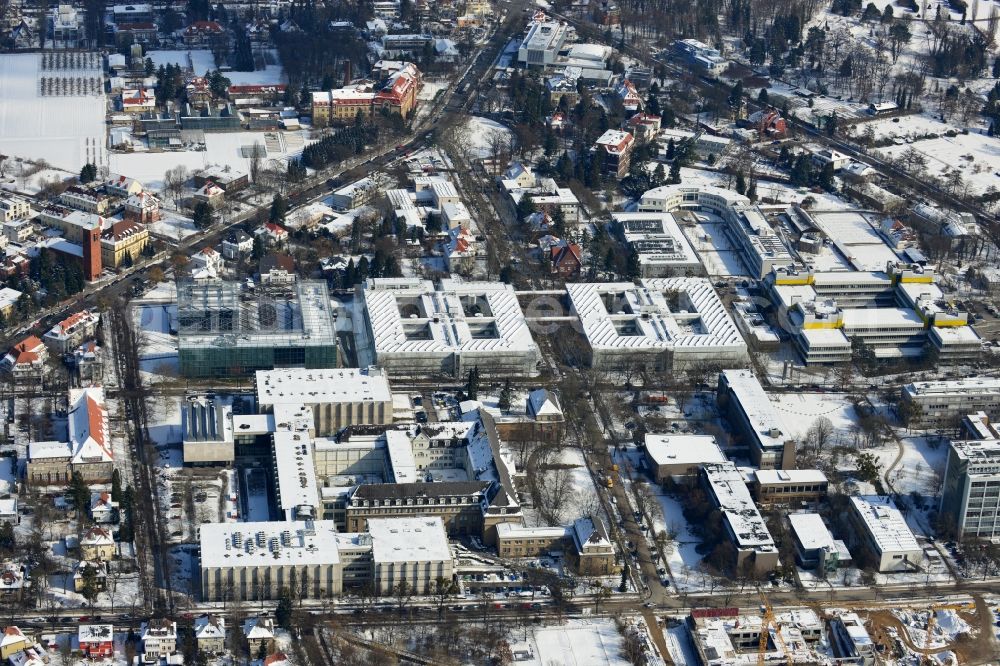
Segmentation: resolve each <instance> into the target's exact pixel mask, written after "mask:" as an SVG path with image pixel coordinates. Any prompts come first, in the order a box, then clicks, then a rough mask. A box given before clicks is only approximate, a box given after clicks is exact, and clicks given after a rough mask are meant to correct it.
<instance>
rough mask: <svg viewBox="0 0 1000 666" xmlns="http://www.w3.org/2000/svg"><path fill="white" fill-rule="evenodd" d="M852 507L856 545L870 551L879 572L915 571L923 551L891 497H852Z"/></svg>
mask: <svg viewBox="0 0 1000 666" xmlns="http://www.w3.org/2000/svg"><path fill="white" fill-rule="evenodd" d="M851 510H852V511H851V518H852V519H853V522H854V524H855V525H856V526H857V528H858V529H857V531H856V533H855V535H854V536H855V544H856V545H860V546H862V547H865V548H867V549H868V550H869V551H870V552H871V554H872V555H873V556H874V557H875V559H876V563H877V567H878V570H879V571H880V572H887V571H916V570H917V569H918V567H920V566H921V563H922V562H923V557H924V551H923V549H922V548H921V547H920V544H918V543H917V539H916V537H914V536H913V532H911V531H910V528H909V527H908V526H907V525H906V519H905V518H904V517H903V514H902V513H900V512H899V509H897V508H896V504H895V502H893V501H892V499H891V498H889V497H880V496H875V495H872V496H867V497H851ZM856 555H857V553H855V556H856Z"/></svg>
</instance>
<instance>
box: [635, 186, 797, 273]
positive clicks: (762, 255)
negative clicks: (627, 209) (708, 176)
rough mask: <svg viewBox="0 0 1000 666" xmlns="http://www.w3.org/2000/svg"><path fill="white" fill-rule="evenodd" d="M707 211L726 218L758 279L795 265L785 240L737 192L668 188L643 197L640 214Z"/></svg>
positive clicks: (745, 261) (741, 253)
mask: <svg viewBox="0 0 1000 666" xmlns="http://www.w3.org/2000/svg"><path fill="white" fill-rule="evenodd" d="M681 209H688V210H707V211H708V212H711V213H713V214H714V215H717V216H718V217H720V218H722V220H723V221H724V222H725V223H726V230H727V231H728V232H729V237H730V238H731V239H732V240H733V242H734V243H735V244H736V247H737V249H738V250H739V252H740V256H741V257H742V259H743V263H744V264H745V265H746V266H747V268H748V269H749V270H750V273H751V274H752V275H753V276H754V277H756V278H757V279H762V278H764V276H766V275H767V274H768V273H770V272H771V270H772V269H773V268H775V267H779V266H787V265H789V264H793V263H795V260H794V258H793V257H792V255H791V253H790V252H789V251H788V248H787V247H786V246H785V243H784V241H783V240H782V238H781V237H780V236H779V235H778V234H777V233H776V232H775V231H774V230H773V229H772V228H771V226H770V225H769V224H768V223H767V220H766V219H765V218H764V214H763V213H762V212H761V210H760V208H758V207H757V206H754V205H753V204H752V203H751V202H750V200H749V199H747V198H746V197H745V196H743V195H741V194H737V193H736V192H731V191H730V190H726V189H723V188H721V187H714V186H710V185H706V186H702V187H694V186H689V185H664V186H662V187H657V188H654V189H652V190H649V191H648V192H646V193H644V194H643V195H642V198H641V199H640V200H639V210H640V211H644V212H654V213H669V212H672V211H675V210H681Z"/></svg>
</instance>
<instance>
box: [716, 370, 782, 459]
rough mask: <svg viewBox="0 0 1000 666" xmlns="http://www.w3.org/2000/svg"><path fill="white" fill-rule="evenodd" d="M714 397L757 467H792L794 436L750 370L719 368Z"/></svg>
mask: <svg viewBox="0 0 1000 666" xmlns="http://www.w3.org/2000/svg"><path fill="white" fill-rule="evenodd" d="M717 400H718V403H719V407H720V408H721V409H723V410H725V412H726V413H727V414H728V415H729V420H730V423H732V425H733V426H734V427H735V428H736V429H737V431H738V432H739V433H740V435H741V436H742V438H743V440H744V442H745V443H746V446H747V448H748V449H749V450H750V458H751V460H753V462H754V464H756V465H757V466H758V467H760V468H761V469H776V468H777V469H792V468H794V467H795V439H794V438H793V437H792V435H791V432H790V429H789V427H788V425H787V424H786V423H785V420H784V419H783V418H782V417H781V415H780V414H778V411H777V410H776V409H775V408H774V405H773V404H772V403H771V400H770V398H768V397H767V393H766V392H765V391H764V387H762V386H761V385H760V382H759V381H758V380H757V378H756V377H754V375H753V373H752V372H751V371H750V370H723V371H722V372H721V373H720V374H719V386H718V391H717Z"/></svg>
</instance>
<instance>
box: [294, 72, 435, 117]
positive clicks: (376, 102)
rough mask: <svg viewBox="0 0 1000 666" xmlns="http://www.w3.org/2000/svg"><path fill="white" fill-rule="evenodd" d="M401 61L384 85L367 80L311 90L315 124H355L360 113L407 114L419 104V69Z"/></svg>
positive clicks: (369, 114) (363, 114)
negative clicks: (340, 86) (327, 88)
mask: <svg viewBox="0 0 1000 666" xmlns="http://www.w3.org/2000/svg"><path fill="white" fill-rule="evenodd" d="M398 64H399V68H398V69H397V70H396V71H395V72H393V73H392V74H390V76H389V79H388V80H387V81H386V82H385V84H384V85H382V86H381V87H379V86H377V85H376V84H375V83H373V82H370V81H365V82H360V83H352V84H350V85H347V86H344V87H343V88H337V89H335V90H322V91H319V92H314V93H312V115H313V123H314V124H315V125H317V126H322V125H328V124H331V123H352V122H354V119H355V118H357V117H358V114H360V115H362V116H365V117H368V116H371V115H373V114H375V113H384V114H386V115H393V116H403V117H404V118H406V117H408V116H409V115H410V112H411V111H412V110H413V107H414V106H416V103H417V91H418V90H419V89H420V80H421V77H420V70H418V69H417V66H416V65H414V64H413V63H410V62H407V63H402V62H401V63H398Z"/></svg>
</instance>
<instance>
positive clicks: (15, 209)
mask: <svg viewBox="0 0 1000 666" xmlns="http://www.w3.org/2000/svg"><path fill="white" fill-rule="evenodd" d="M30 215H31V204H29V203H28V200H27V199H24V198H22V197H19V196H16V195H13V194H7V195H4V196H3V197H0V224H6V223H7V222H16V221H17V220H23V219H25V218H27V217H29V216H30ZM11 240H14V239H11Z"/></svg>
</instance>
